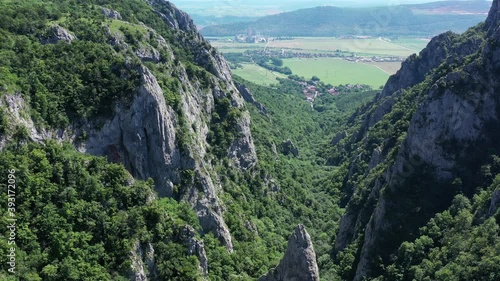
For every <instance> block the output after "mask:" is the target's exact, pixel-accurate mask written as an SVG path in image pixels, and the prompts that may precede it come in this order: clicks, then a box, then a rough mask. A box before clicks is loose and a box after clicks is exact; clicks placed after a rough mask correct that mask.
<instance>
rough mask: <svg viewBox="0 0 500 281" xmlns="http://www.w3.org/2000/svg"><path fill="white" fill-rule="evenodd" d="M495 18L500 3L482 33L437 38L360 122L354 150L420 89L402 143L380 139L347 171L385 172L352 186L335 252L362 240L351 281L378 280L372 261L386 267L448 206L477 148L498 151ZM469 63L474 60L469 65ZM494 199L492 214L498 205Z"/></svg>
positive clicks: (499, 55)
mask: <svg viewBox="0 0 500 281" xmlns="http://www.w3.org/2000/svg"><path fill="white" fill-rule="evenodd" d="M498 15H499V1H498V0H495V1H494V2H493V5H492V9H491V11H490V14H489V17H488V19H487V21H486V24H485V25H484V26H478V27H476V28H475V30H472V31H471V32H467V33H464V34H463V35H457V34H452V33H445V34H442V35H439V36H437V37H435V38H434V39H433V40H431V42H430V43H429V45H428V46H427V47H426V48H425V49H424V50H423V51H422V52H421V53H420V54H419V55H418V56H415V55H414V56H411V57H409V58H408V59H407V61H405V62H404V63H403V65H402V68H401V70H400V71H399V72H398V73H397V74H396V75H394V76H392V77H391V78H390V79H389V81H388V83H387V84H386V86H385V87H384V90H383V92H382V94H381V95H379V96H378V97H377V98H376V100H375V101H374V103H373V106H372V108H370V109H369V110H367V113H366V114H365V115H362V117H361V118H363V121H364V122H363V123H364V124H363V125H362V127H361V129H360V130H359V131H358V132H354V134H353V137H352V138H351V139H350V141H351V142H354V143H357V144H358V145H359V146H365V145H367V144H366V142H365V140H366V139H367V138H368V131H369V130H370V129H371V128H373V127H374V126H376V124H378V122H380V121H381V120H383V119H384V118H386V117H387V116H388V114H389V113H391V112H392V110H393V107H394V105H396V104H397V103H398V102H399V97H400V96H401V95H402V94H403V93H404V92H405V91H406V90H408V89H410V88H412V87H413V86H415V85H417V84H419V83H422V85H425V86H423V87H421V88H418V89H420V90H419V91H420V92H419V94H418V96H417V98H416V99H415V100H409V101H408V102H411V103H414V104H415V108H416V109H415V111H414V113H413V114H412V116H411V118H410V120H409V125H408V129H407V131H406V132H405V135H404V140H403V141H402V142H401V144H400V145H399V146H398V147H394V143H392V144H390V143H391V142H389V141H387V140H384V141H383V142H381V143H377V145H378V146H377V147H376V148H375V149H374V148H373V147H370V148H367V147H365V149H366V150H367V151H369V153H366V156H363V155H361V154H359V155H358V154H354V156H353V158H352V160H351V162H352V163H351V167H355V166H357V164H358V162H361V161H363V162H364V163H368V167H369V168H370V169H372V168H373V169H376V167H377V165H379V164H380V163H385V164H386V166H387V168H385V169H384V171H383V173H381V175H380V176H376V177H373V179H372V180H370V182H368V183H363V184H364V185H365V186H363V187H362V188H357V187H358V186H354V188H355V189H354V196H352V198H351V200H350V202H349V204H348V205H347V208H346V213H345V214H344V216H343V217H342V219H341V223H340V226H339V231H338V235H337V239H336V241H335V249H336V251H341V250H343V249H344V248H345V247H346V246H347V245H349V244H351V243H358V242H356V239H358V241H359V240H360V241H361V242H360V243H359V244H356V245H359V250H360V254H359V257H357V258H359V261H357V263H355V264H353V266H354V267H355V268H356V271H355V274H354V277H353V280H356V281H357V280H363V279H364V278H368V279H370V278H372V277H376V276H377V274H379V273H380V272H377V270H376V269H374V265H375V264H377V262H378V264H379V265H380V261H376V257H380V258H381V259H382V261H383V262H385V261H388V260H389V259H390V255H391V254H392V253H394V252H395V251H396V250H397V246H398V245H399V243H401V242H403V240H409V239H412V237H413V236H412V235H415V233H417V232H418V228H419V227H421V226H422V225H423V224H425V223H426V222H427V221H428V220H429V219H430V217H431V216H432V214H435V213H438V212H442V211H443V210H444V209H446V208H447V207H448V206H449V204H450V203H451V200H452V198H453V196H454V192H455V191H453V189H452V188H451V187H450V186H451V182H452V181H453V179H454V178H457V177H462V174H463V171H464V170H465V171H467V170H473V169H475V167H474V166H473V165H474V164H473V163H474V161H476V162H478V161H482V160H481V157H482V156H481V155H484V153H485V152H483V151H482V150H481V148H480V147H498V146H497V145H496V141H495V139H496V138H495V136H494V134H495V133H493V132H494V131H497V130H498V128H499V126H500V125H499V123H500V121H499V120H500V118H499V117H500V112H499V105H500V100H499V98H498V95H497V93H498V92H499V91H500V87H499V85H500V79H499V78H498V77H497V75H495V73H498V72H499V70H500V48H499V47H498V46H499V45H498V43H497V42H499V39H500V30H499V28H498V26H499V24H500V22H499V20H500V17H499V16H498ZM478 34H479V35H478ZM483 34H488V35H487V37H484V36H483ZM467 56H474V58H475V59H472V60H468V61H467V60H465V58H466V57H467ZM447 65H459V66H461V67H460V68H459V69H453V68H446V66H447ZM351 145H352V143H351ZM391 145H392V146H391ZM354 147H356V145H354ZM391 149H396V153H395V154H394V155H392V156H389V155H388V154H387V151H390V150H391ZM468 165H471V166H468ZM476 166H477V164H476ZM464 167H466V168H464ZM370 169H368V170H365V171H364V172H363V171H358V176H359V174H360V173H365V176H366V175H370ZM424 173H425V174H424ZM353 174H354V172H353V171H352V169H351V171H350V172H349V175H348V176H347V178H346V179H345V181H344V182H348V181H349V180H352V178H351V176H352V175H353ZM366 178H368V176H366ZM360 185H361V184H360ZM415 186H417V187H418V188H415ZM475 187H477V185H474V180H470V182H468V183H464V184H463V186H462V187H461V188H462V189H463V192H464V193H465V194H472V193H473V191H474V190H472V188H475ZM496 195H497V193H496V192H495V193H494V194H493V198H492V202H491V206H493V207H490V209H496V206H497V205H498V202H497V201H496V199H497V197H498V196H496ZM495 196H496V197H495ZM405 198H411V200H412V202H413V204H415V206H414V207H413V208H408V207H407V206H402V205H401V202H399V201H404V199H405ZM430 202H433V203H430ZM489 213H491V211H490V212H489ZM409 221H411V222H412V223H411V224H410V223H408V222H409ZM398 233H399V234H398Z"/></svg>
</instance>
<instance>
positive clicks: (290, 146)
mask: <svg viewBox="0 0 500 281" xmlns="http://www.w3.org/2000/svg"><path fill="white" fill-rule="evenodd" d="M281 151H282V152H283V154H285V155H290V154H291V155H293V156H294V157H297V156H299V149H298V148H297V146H295V144H294V143H293V142H292V141H291V140H286V141H284V142H282V143H281Z"/></svg>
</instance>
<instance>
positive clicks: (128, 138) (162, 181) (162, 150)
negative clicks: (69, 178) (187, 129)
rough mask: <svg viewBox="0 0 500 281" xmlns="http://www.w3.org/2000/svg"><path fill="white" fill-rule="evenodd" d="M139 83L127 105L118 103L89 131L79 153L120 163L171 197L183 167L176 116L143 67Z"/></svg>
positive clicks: (155, 82)
mask: <svg viewBox="0 0 500 281" xmlns="http://www.w3.org/2000/svg"><path fill="white" fill-rule="evenodd" d="M141 71H142V86H141V87H140V88H139V90H138V94H137V95H136V97H135V98H134V101H133V102H132V105H131V106H130V107H128V108H127V107H125V108H124V106H120V105H118V106H117V107H116V109H115V114H114V117H113V118H112V119H111V120H109V121H107V122H106V123H105V124H104V126H103V127H102V129H100V130H98V131H97V130H93V131H90V132H89V137H88V139H87V141H86V142H85V144H84V146H83V147H82V148H81V150H82V152H87V153H90V154H94V155H106V156H107V157H108V159H109V160H110V161H113V162H118V163H123V164H124V165H125V167H126V168H127V170H129V171H130V172H131V173H132V175H133V176H134V177H135V178H138V179H143V180H146V179H148V178H150V177H151V178H153V179H154V180H155V188H156V190H157V191H158V193H159V195H160V196H167V197H172V196H173V190H172V184H171V183H172V182H179V181H180V179H179V175H178V173H177V170H178V169H179V168H180V167H181V166H182V164H181V153H180V151H179V149H178V147H177V144H176V141H177V140H176V123H177V117H176V116H175V113H174V112H173V110H172V109H171V108H169V107H167V105H166V102H165V98H164V97H163V92H162V90H161V88H160V86H159V85H158V83H157V81H156V78H155V77H154V76H153V75H152V73H151V72H150V71H149V70H148V69H147V68H145V67H143V68H142V70H141Z"/></svg>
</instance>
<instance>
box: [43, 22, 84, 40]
mask: <svg viewBox="0 0 500 281" xmlns="http://www.w3.org/2000/svg"><path fill="white" fill-rule="evenodd" d="M75 39H76V36H75V35H73V34H72V33H71V32H69V31H68V30H66V29H65V28H62V27H61V26H59V25H57V24H56V25H53V26H51V27H49V28H48V30H47V32H46V34H45V35H44V36H43V38H42V40H41V43H42V44H55V43H57V42H59V41H63V42H67V43H71V41H73V40H75Z"/></svg>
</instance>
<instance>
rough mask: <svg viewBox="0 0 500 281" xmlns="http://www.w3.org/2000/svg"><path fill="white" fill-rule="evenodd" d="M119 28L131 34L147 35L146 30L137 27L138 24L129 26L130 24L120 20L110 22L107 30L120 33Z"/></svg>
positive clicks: (139, 26)
mask: <svg viewBox="0 0 500 281" xmlns="http://www.w3.org/2000/svg"><path fill="white" fill-rule="evenodd" d="M121 27H123V28H126V29H128V31H130V32H132V33H140V34H142V35H146V34H147V31H146V29H145V28H144V27H143V26H141V25H138V24H131V23H128V22H124V21H121V20H112V21H111V23H110V24H109V29H110V30H111V31H112V32H115V33H116V32H121V31H120V28H121Z"/></svg>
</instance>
